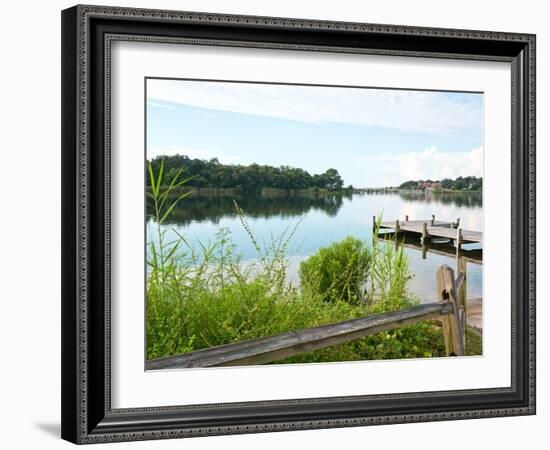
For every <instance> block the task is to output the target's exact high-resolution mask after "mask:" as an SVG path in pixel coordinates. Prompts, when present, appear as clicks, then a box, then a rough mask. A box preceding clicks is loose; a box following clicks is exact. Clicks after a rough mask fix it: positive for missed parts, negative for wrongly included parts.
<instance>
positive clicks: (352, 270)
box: [300, 236, 372, 304]
mask: <svg viewBox="0 0 550 450" xmlns="http://www.w3.org/2000/svg"><path fill="white" fill-rule="evenodd" d="M371 262H372V254H371V252H370V250H369V247H368V246H367V245H366V244H365V243H364V242H363V241H361V240H359V239H357V238H354V237H352V236H348V237H347V238H345V239H344V240H342V241H339V242H334V243H333V244H331V245H329V246H328V247H324V248H321V249H319V251H318V252H317V253H315V254H314V255H313V256H310V257H309V258H308V259H306V260H305V261H302V263H301V264H300V280H301V283H302V288H303V289H304V291H308V292H310V293H313V294H318V295H320V296H321V298H322V299H323V300H324V301H326V302H336V301H345V302H347V303H351V304H362V303H365V286H366V283H367V280H368V278H369V271H370V267H371Z"/></svg>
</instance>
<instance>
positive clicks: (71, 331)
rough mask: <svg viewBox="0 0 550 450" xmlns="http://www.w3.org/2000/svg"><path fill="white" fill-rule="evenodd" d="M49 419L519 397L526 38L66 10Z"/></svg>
mask: <svg viewBox="0 0 550 450" xmlns="http://www.w3.org/2000/svg"><path fill="white" fill-rule="evenodd" d="M62 84H63V86H62V205H63V217H62V226H63V230H62V233H63V240H62V241H63V242H62V246H63V247H62V259H63V262H62V266H63V267H62V278H63V279H62V437H63V438H64V439H67V440H69V441H72V442H75V443H79V444H83V443H98V442H110V441H131V440H142V439H166V438H176V437H192V436H206V435H217V434H230V433H253V432H267V431H284V430H298V429H313V428H329V427H344V426H362V425H375V424H391V423H403V422H418V421H437V420H454V419H467V418H482V417H495V416H508V415H525V414H534V413H535V36H534V35H532V34H516V33H508V32H486V31H470V30H451V29H433V28H420V27H405V26H395V25H376V24H365V23H349V22H330V21H317V20H315V21H314V20H304V19H285V18H271V17H256V16H254V17H253V16H233V15H217V14H205V13H195V12H181V11H160V10H145V9H130V8H112V7H99V6H75V7H73V8H70V9H67V10H64V11H63V12H62Z"/></svg>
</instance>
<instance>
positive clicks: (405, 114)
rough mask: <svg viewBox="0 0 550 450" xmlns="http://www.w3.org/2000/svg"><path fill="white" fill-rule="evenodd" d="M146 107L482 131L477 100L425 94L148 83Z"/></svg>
mask: <svg viewBox="0 0 550 450" xmlns="http://www.w3.org/2000/svg"><path fill="white" fill-rule="evenodd" d="M147 95H148V100H149V101H156V102H159V101H161V102H171V103H176V104H178V103H179V104H184V105H190V106H196V107H201V108H209V109H215V110H221V111H230V112H237V113H245V114H252V115H259V116H265V117H273V118H283V119H290V120H296V121H300V122H307V123H320V122H336V123H350V124H357V125H367V126H380V127H386V128H393V129H401V130H416V131H424V132H436V133H453V132H459V131H463V130H465V129H476V130H479V129H481V124H482V120H481V118H482V116H481V115H482V111H481V103H480V102H479V97H478V96H477V95H476V96H474V95H472V96H461V97H460V100H459V99H458V97H456V96H451V95H448V94H442V93H438V92H427V91H405V90H383V89H357V88H327V87H315V86H307V87H306V86H290V85H269V84H250V83H224V82H197V81H174V80H170V81H168V80H149V81H148V85H147Z"/></svg>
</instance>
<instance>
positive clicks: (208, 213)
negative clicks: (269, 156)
mask: <svg viewBox="0 0 550 450" xmlns="http://www.w3.org/2000/svg"><path fill="white" fill-rule="evenodd" d="M236 200H237V202H238V203H239V205H240V207H241V208H242V209H243V210H244V212H245V217H246V221H247V222H248V224H249V225H250V228H251V230H252V232H253V234H254V236H256V238H257V239H258V240H259V241H260V242H262V241H264V242H271V238H272V237H274V238H277V237H278V236H280V235H281V234H282V233H284V232H285V230H291V229H292V228H294V227H295V226H296V225H297V224H298V222H299V224H298V226H297V227H296V231H295V234H294V236H293V238H292V240H291V241H290V243H289V245H288V248H287V257H288V258H289V260H290V261H291V264H290V267H289V279H290V280H291V282H293V280H297V278H298V275H297V273H298V268H299V262H300V261H301V260H303V259H304V258H307V257H308V256H309V255H311V254H313V253H315V252H316V251H317V250H318V249H319V248H320V247H324V246H326V245H329V244H330V243H331V242H334V241H338V240H341V239H343V238H344V237H346V236H348V235H352V236H355V237H357V238H360V239H364V240H368V242H370V240H371V239H372V217H373V216H374V215H378V214H380V213H382V214H383V220H385V221H393V220H395V219H397V218H399V219H401V220H404V219H405V216H406V215H408V216H409V219H411V220H414V219H427V218H431V216H432V214H435V216H436V218H437V219H440V220H447V221H451V220H455V219H456V218H458V217H460V224H461V226H462V227H463V228H464V229H470V230H480V231H481V230H483V209H482V201H481V194H479V193H414V192H411V193H369V194H353V195H351V194H350V195H348V196H332V197H325V198H307V197H276V198H265V197H242V198H237V199H236ZM152 225H154V224H153V222H152V221H149V223H148V230H151V233H149V232H148V239H152V238H153V239H154V233H153V232H152ZM163 227H164V228H166V229H167V236H168V238H169V236H170V235H171V234H173V235H174V237H175V233H174V232H173V231H172V230H173V229H175V230H177V231H178V232H179V233H180V234H183V235H185V237H186V238H187V239H188V240H189V241H190V242H196V241H197V240H200V241H201V242H208V241H212V240H213V239H214V235H215V234H216V232H218V231H219V230H220V229H221V228H227V229H228V230H229V231H230V232H231V235H232V239H233V241H234V243H235V244H236V246H237V251H238V252H239V253H240V254H241V255H242V259H243V261H247V260H248V261H250V260H253V259H256V258H258V253H257V251H256V249H255V247H254V245H253V244H252V242H251V241H250V238H249V236H248V235H247V233H246V231H245V230H244V228H243V226H242V224H241V222H240V220H239V217H238V215H237V213H236V211H235V206H234V204H233V199H232V198H229V197H198V196H197V197H187V198H186V199H185V200H183V201H182V202H181V203H180V204H179V205H178V207H176V209H175V210H174V212H173V213H172V214H171V218H170V220H169V221H167V222H166V223H165V224H164V225H163ZM467 247H469V248H476V247H475V246H473V245H470V246H467ZM405 251H406V253H407V255H408V257H409V266H410V270H411V272H412V274H413V279H412V281H411V283H410V286H409V290H410V291H411V292H412V293H414V294H415V295H417V296H419V297H420V298H421V299H423V300H424V301H427V302H429V301H434V300H435V299H436V292H435V272H436V270H437V268H438V267H439V266H440V265H442V264H447V265H449V266H450V267H453V268H455V260H454V258H452V257H447V256H443V255H436V254H433V253H430V252H428V253H427V256H426V259H422V253H421V251H420V250H416V249H413V248H406V249H405ZM481 296H482V266H481V265H478V264H473V263H468V298H475V297H481Z"/></svg>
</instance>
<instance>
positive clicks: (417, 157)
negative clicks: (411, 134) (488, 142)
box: [358, 146, 483, 186]
mask: <svg viewBox="0 0 550 450" xmlns="http://www.w3.org/2000/svg"><path fill="white" fill-rule="evenodd" d="M358 163H359V165H360V167H362V168H363V170H364V171H365V180H368V182H367V185H369V186H394V185H398V184H400V183H402V182H404V181H406V180H427V179H431V180H441V179H443V178H453V179H454V178H457V177H459V176H477V177H480V176H483V147H478V148H474V149H472V150H470V151H464V152H442V151H440V150H439V149H438V148H436V147H434V146H431V147H428V148H426V149H424V150H422V151H419V152H409V153H398V154H379V155H371V156H366V157H363V158H361V159H360V160H359V161H358Z"/></svg>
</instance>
